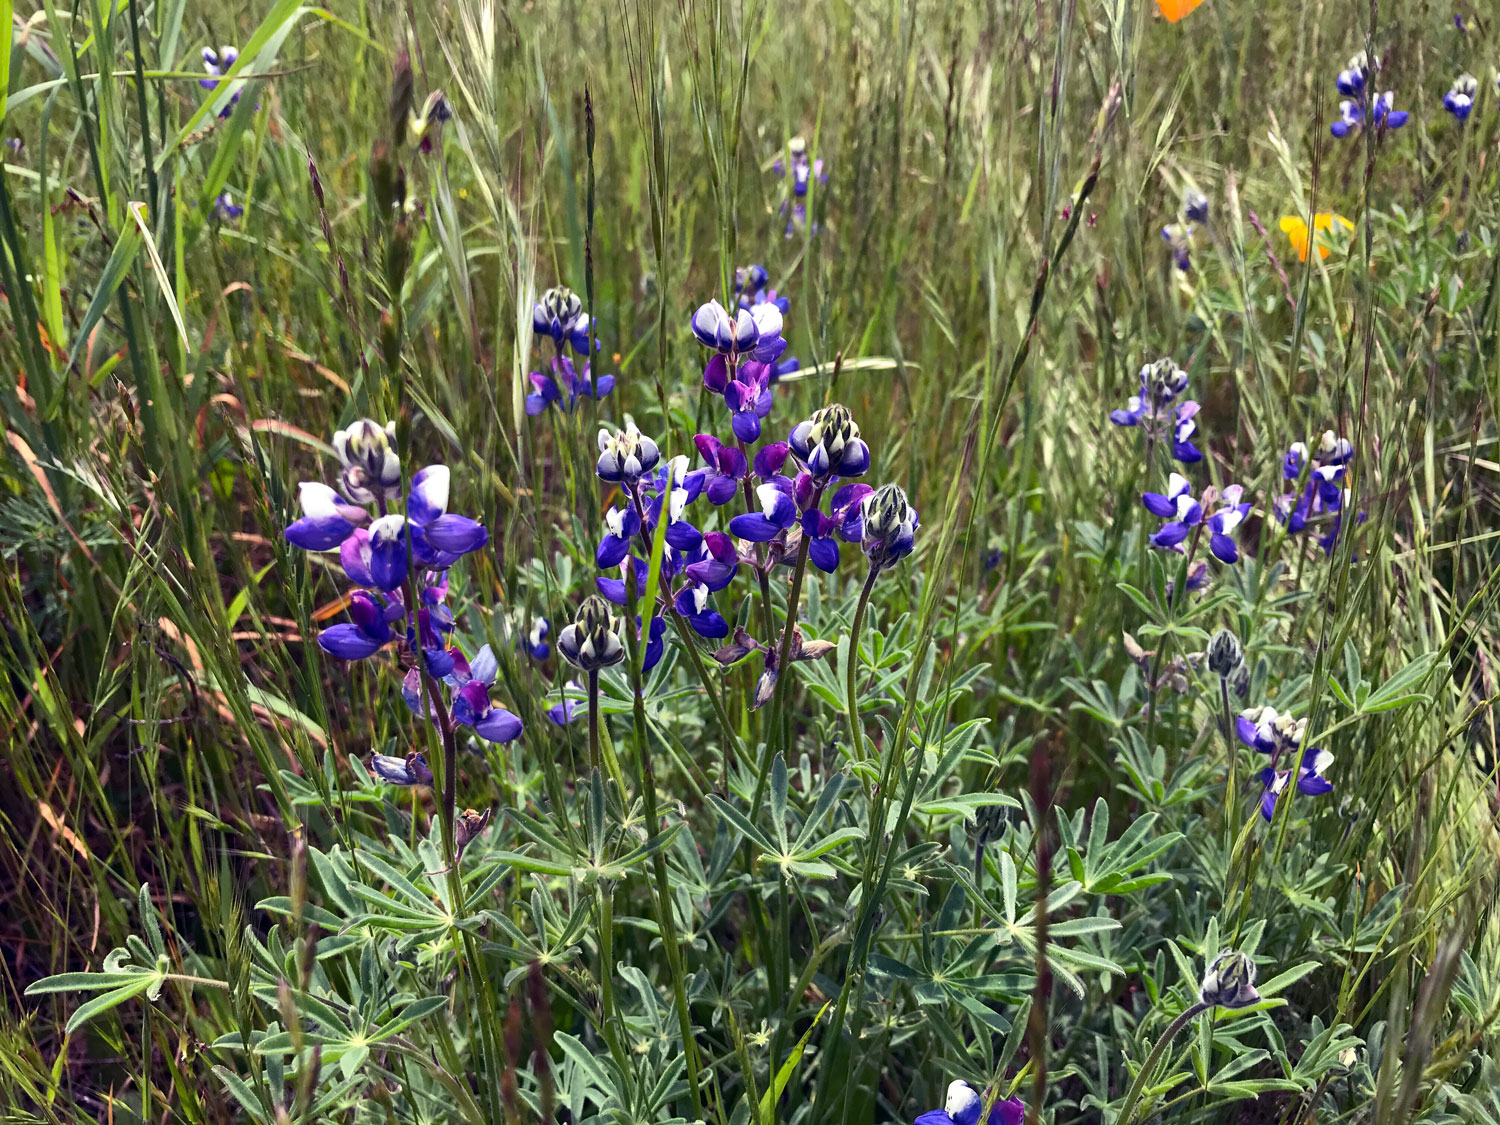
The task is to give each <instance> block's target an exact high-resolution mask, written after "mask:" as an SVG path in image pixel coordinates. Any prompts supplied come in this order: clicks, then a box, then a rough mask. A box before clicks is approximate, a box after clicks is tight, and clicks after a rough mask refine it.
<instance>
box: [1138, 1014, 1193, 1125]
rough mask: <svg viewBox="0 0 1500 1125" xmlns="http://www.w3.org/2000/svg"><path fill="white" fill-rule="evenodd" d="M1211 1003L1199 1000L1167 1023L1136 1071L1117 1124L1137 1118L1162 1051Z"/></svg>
mask: <svg viewBox="0 0 1500 1125" xmlns="http://www.w3.org/2000/svg"><path fill="white" fill-rule="evenodd" d="M1208 1008H1209V1005H1207V1004H1204V1003H1202V1002H1199V1003H1197V1004H1194V1005H1193V1006H1192V1007H1191V1008H1189V1009H1188V1010H1187V1011H1185V1012H1183V1013H1182V1015H1180V1016H1178V1017H1177V1018H1176V1019H1175V1020H1173V1021H1172V1022H1171V1023H1169V1024H1168V1025H1167V1030H1166V1031H1164V1032H1162V1035H1161V1038H1160V1039H1158V1040H1157V1041H1156V1046H1154V1047H1152V1048H1151V1053H1150V1054H1149V1055H1147V1056H1146V1061H1145V1062H1144V1063H1143V1064H1142V1065H1141V1069H1140V1070H1139V1071H1137V1072H1136V1076H1135V1081H1134V1082H1132V1083H1131V1084H1130V1093H1128V1094H1126V1095H1125V1105H1124V1107H1123V1108H1122V1109H1121V1110H1120V1116H1119V1117H1117V1118H1115V1125H1130V1123H1131V1122H1132V1121H1134V1120H1135V1107H1136V1104H1137V1103H1138V1102H1139V1101H1140V1100H1141V1092H1142V1091H1143V1090H1145V1088H1146V1082H1147V1081H1148V1080H1149V1078H1150V1076H1151V1072H1152V1071H1154V1070H1155V1069H1156V1064H1157V1063H1158V1062H1160V1061H1161V1056H1162V1052H1163V1051H1165V1050H1166V1049H1167V1045H1168V1044H1169V1043H1171V1042H1172V1040H1173V1039H1175V1038H1176V1037H1177V1033H1178V1032H1179V1031H1181V1030H1182V1029H1183V1028H1184V1027H1186V1026H1187V1024H1188V1021H1189V1020H1191V1019H1192V1018H1193V1017H1194V1016H1196V1015H1199V1014H1201V1013H1203V1012H1206V1011H1207V1010H1208Z"/></svg>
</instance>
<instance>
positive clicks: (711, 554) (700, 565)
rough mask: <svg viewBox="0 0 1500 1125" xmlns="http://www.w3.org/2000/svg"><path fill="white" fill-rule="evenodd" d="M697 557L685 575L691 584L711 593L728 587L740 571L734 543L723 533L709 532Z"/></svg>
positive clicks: (686, 569) (688, 565) (686, 568)
mask: <svg viewBox="0 0 1500 1125" xmlns="http://www.w3.org/2000/svg"><path fill="white" fill-rule="evenodd" d="M731 522H732V521H731ZM697 555H698V557H697V558H696V559H695V560H694V561H692V562H689V563H688V564H687V566H686V567H685V568H684V570H683V574H684V576H685V577H686V578H687V579H688V580H689V581H690V582H694V583H697V584H700V585H702V586H705V587H707V589H708V590H709V592H710V593H716V592H718V591H719V590H722V589H724V588H725V587H727V586H728V585H729V583H730V582H732V581H733V580H734V576H735V574H736V573H737V572H738V571H739V569H740V559H739V555H738V554H737V553H736V552H735V549H734V541H733V540H732V539H731V538H730V537H729V536H728V535H726V534H724V532H722V531H710V532H707V533H706V534H705V535H704V536H703V545H702V546H701V547H700V548H699V549H698V551H697Z"/></svg>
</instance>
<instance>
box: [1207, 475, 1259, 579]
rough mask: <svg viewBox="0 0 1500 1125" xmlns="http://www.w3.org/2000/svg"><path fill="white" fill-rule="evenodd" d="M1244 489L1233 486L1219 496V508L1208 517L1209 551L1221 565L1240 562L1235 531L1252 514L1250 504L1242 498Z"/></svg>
mask: <svg viewBox="0 0 1500 1125" xmlns="http://www.w3.org/2000/svg"><path fill="white" fill-rule="evenodd" d="M1244 492H1245V490H1244V488H1243V487H1241V486H1240V485H1237V484H1231V485H1229V486H1228V487H1227V488H1225V489H1224V491H1223V492H1221V493H1220V494H1219V499H1220V501H1221V503H1220V506H1219V508H1218V509H1217V510H1216V511H1215V512H1214V514H1213V515H1211V516H1209V517H1208V531H1209V536H1208V549H1209V551H1211V552H1212V553H1213V556H1214V558H1216V559H1218V560H1219V561H1220V562H1221V563H1235V562H1238V561H1239V557H1240V552H1239V548H1238V547H1237V546H1236V545H1235V542H1234V533H1235V530H1236V529H1237V528H1238V527H1239V526H1240V524H1241V523H1243V522H1244V520H1245V517H1246V516H1248V515H1249V514H1250V504H1249V503H1248V502H1247V501H1242V500H1241V499H1240V498H1241V497H1242V496H1243V495H1244Z"/></svg>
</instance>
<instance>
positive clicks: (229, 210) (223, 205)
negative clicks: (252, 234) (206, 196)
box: [214, 190, 245, 222]
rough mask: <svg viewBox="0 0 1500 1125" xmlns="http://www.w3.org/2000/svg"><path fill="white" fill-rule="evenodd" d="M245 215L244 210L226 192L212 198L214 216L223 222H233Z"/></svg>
mask: <svg viewBox="0 0 1500 1125" xmlns="http://www.w3.org/2000/svg"><path fill="white" fill-rule="evenodd" d="M244 213H245V209H244V208H243V207H241V206H240V205H239V204H238V203H236V202H235V201H234V196H232V195H230V194H229V192H228V191H227V190H225V191H221V192H219V194H218V195H216V196H214V214H215V215H217V216H218V217H219V218H220V219H221V220H223V221H224V222H233V221H234V220H235V219H238V218H239V217H240V216H241V215H243V214H244Z"/></svg>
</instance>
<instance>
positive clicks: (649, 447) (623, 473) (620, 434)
mask: <svg viewBox="0 0 1500 1125" xmlns="http://www.w3.org/2000/svg"><path fill="white" fill-rule="evenodd" d="M660 460H661V451H660V450H659V449H657V447H656V442H654V441H652V440H651V439H650V438H648V437H647V436H646V435H645V434H643V433H641V431H640V430H638V429H636V428H635V423H634V422H627V423H626V424H625V428H624V429H623V430H617V431H615V432H614V433H613V434H612V433H610V432H609V431H608V430H606V429H601V430H600V431H599V463H598V466H597V468H598V472H599V479H600V480H604V481H609V482H610V483H612V484H624V485H626V486H633V485H634V484H635V482H636V481H638V480H640V478H641V477H642V476H644V475H645V474H646V473H649V472H650V471H651V470H652V469H654V468H656V465H657V462H659V461H660Z"/></svg>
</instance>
